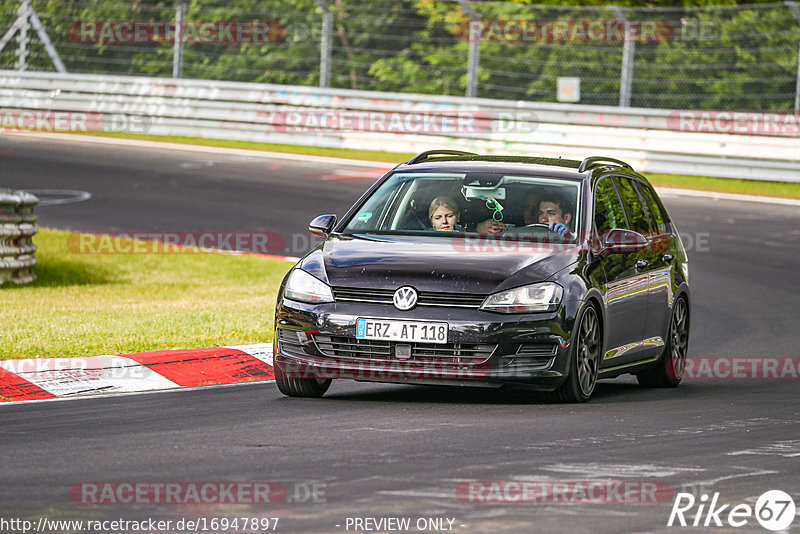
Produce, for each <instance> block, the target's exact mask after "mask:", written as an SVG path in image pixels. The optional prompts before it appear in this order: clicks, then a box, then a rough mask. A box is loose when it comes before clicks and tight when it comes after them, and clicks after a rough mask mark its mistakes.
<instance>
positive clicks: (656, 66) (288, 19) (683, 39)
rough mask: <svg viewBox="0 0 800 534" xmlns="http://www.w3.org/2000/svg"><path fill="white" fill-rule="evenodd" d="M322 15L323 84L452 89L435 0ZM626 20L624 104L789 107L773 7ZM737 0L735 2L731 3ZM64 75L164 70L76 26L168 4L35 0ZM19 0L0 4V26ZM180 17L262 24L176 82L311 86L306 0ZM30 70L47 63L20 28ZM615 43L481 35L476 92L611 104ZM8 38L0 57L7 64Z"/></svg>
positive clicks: (332, 1) (522, 4)
mask: <svg viewBox="0 0 800 534" xmlns="http://www.w3.org/2000/svg"><path fill="white" fill-rule="evenodd" d="M326 2H327V5H328V6H329V9H330V12H331V14H332V16H333V28H332V42H331V82H330V83H331V86H332V87H337V88H348V89H361V90H372V91H394V92H410V93H423V94H444V95H464V94H465V91H466V82H467V58H468V54H469V48H470V42H469V41H470V25H469V24H470V19H469V16H468V15H467V13H465V12H464V11H463V10H462V8H461V7H460V6H459V4H458V3H457V2H453V1H444V0H372V1H370V2H364V1H363V0H362V1H359V0H326ZM471 3H472V6H473V8H474V9H475V10H476V11H477V13H478V16H479V18H480V20H481V21H482V22H483V23H485V24H486V27H487V28H488V27H490V25H491V23H495V24H499V26H498V27H503V24H506V23H508V22H509V21H512V22H513V21H516V22H520V21H525V22H528V23H531V22H532V21H533V22H534V24H539V25H542V24H546V23H547V22H548V21H550V22H552V21H556V20H558V21H567V22H568V23H570V24H573V26H574V25H575V23H576V21H577V22H579V23H580V22H582V23H588V22H591V21H605V22H607V23H613V22H614V21H615V20H617V16H618V15H617V14H615V12H614V11H613V10H611V9H610V8H609V5H608V4H607V3H606V2H601V1H600V0H558V1H556V0H551V1H547V0H536V1H535V2H534V1H528V0H525V1H523V0H510V1H504V2H492V1H476V0H472V2H471ZM614 3H615V4H616V5H619V6H621V7H622V9H623V12H624V14H625V17H626V18H627V19H628V20H632V21H655V22H656V23H657V24H658V25H659V34H658V39H656V40H655V41H652V40H646V41H641V42H636V43H635V45H634V48H635V53H634V63H633V85H632V100H631V104H632V105H633V106H638V107H655V108H669V109H740V110H774V111H790V110H792V109H793V104H794V95H795V86H796V80H797V68H798V67H797V63H798V53H800V50H799V49H800V21H798V20H796V19H795V17H794V16H793V15H792V13H791V11H790V9H789V8H788V7H787V6H786V5H784V4H781V3H777V2H772V3H768V2H761V1H757V2H754V1H753V0H748V2H747V3H746V4H745V3H743V2H736V1H735V0H714V1H711V0H700V1H698V0H666V1H658V0H650V1H642V0H618V1H615V2H614ZM740 4H741V5H740ZM33 5H34V8H35V9H36V12H37V13H38V14H39V17H40V18H41V19H42V22H43V23H44V25H45V27H46V28H47V31H48V33H49V35H50V38H51V39H52V41H53V42H54V44H55V46H56V48H57V49H58V51H59V53H60V55H61V58H62V59H63V61H64V63H65V64H66V67H67V69H68V70H69V71H70V72H87V73H103V74H124V75H139V74H145V75H151V76H164V77H170V76H171V75H172V63H173V53H174V45H173V43H172V42H169V41H163V42H144V43H142V42H100V43H97V42H91V41H86V40H85V39H81V38H80V32H79V31H78V29H79V25H80V22H81V21H95V22H100V23H102V21H134V20H139V21H141V20H144V21H162V22H164V21H174V20H175V6H174V2H173V0H134V1H132V2H122V1H119V0H112V1H106V0H83V1H81V2H64V1H61V0H34V2H33ZM17 7H18V4H17V2H15V1H11V0H6V1H5V2H3V3H2V5H0V33H4V31H3V30H4V29H5V28H7V27H8V26H9V25H10V24H11V23H12V22H13V21H14V19H15V18H16V16H17V13H16V10H17ZM186 20H187V21H194V22H203V21H222V22H237V21H244V22H270V23H271V24H272V25H273V26H271V27H274V28H276V32H277V33H271V34H270V35H271V36H272V37H274V39H271V40H270V41H269V42H237V43H231V42H222V43H220V42H189V43H186V44H185V45H184V61H183V77H186V78H198V79H215V80H233V81H246V82H264V83H275V84H285V85H311V86H315V85H319V83H320V72H319V69H320V48H321V42H322V8H321V7H319V6H318V5H317V2H316V1H315V0H296V1H292V2H289V1H287V0H235V1H232V2H228V3H222V2H220V1H219V0H214V1H212V0H188V1H187V8H186ZM30 36H31V43H30V46H29V49H30V55H29V58H28V63H29V68H30V70H52V68H53V67H52V63H51V61H50V59H49V57H48V56H47V54H46V53H45V50H44V47H43V45H42V44H41V42H39V39H38V36H36V35H35V32H34V31H32V30H31V32H30ZM623 48H624V47H623V42H622V40H621V39H613V38H612V39H599V40H591V39H583V40H582V39H567V40H564V39H557V38H554V37H552V36H549V37H548V36H546V37H541V36H540V37H539V38H532V39H531V38H528V39H520V38H510V39H509V38H506V37H504V35H503V34H502V32H501V33H495V34H493V35H490V36H488V37H487V35H485V34H484V35H482V36H481V42H480V46H479V49H480V53H479V57H480V60H479V70H478V96H479V97H486V98H501V99H512V100H532V101H544V102H548V101H550V102H554V101H556V85H557V80H558V78H559V77H563V76H576V77H579V78H580V79H581V97H582V98H581V103H584V104H598V105H617V103H618V99H619V92H620V72H621V65H622V61H623ZM16 50H17V43H16V40H12V41H11V42H10V43H9V44H8V45H7V46H6V48H5V50H3V51H2V52H0V68H6V69H13V68H15V62H16V60H17V57H16Z"/></svg>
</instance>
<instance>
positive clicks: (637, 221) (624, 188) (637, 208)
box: [614, 176, 655, 236]
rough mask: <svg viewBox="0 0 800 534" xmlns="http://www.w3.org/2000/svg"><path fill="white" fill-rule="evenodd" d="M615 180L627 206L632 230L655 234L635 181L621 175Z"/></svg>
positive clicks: (626, 210) (626, 209) (646, 234)
mask: <svg viewBox="0 0 800 534" xmlns="http://www.w3.org/2000/svg"><path fill="white" fill-rule="evenodd" d="M614 181H615V182H616V184H617V187H618V188H619V194H620V197H622V204H623V205H624V206H625V212H626V213H627V214H628V220H629V221H630V223H631V230H633V231H635V232H639V233H640V234H642V235H645V236H648V235H652V234H654V233H655V230H654V229H653V228H651V226H650V220H649V219H648V216H647V212H646V211H645V208H644V204H643V203H642V198H641V197H640V196H639V193H637V192H636V188H635V187H634V185H633V182H632V181H631V180H629V179H628V178H622V177H619V176H617V177H615V178H614Z"/></svg>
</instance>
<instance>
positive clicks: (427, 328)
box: [356, 319, 448, 343]
mask: <svg viewBox="0 0 800 534" xmlns="http://www.w3.org/2000/svg"><path fill="white" fill-rule="evenodd" d="M447 331H448V325H447V323H440V322H430V321H393V320H390V319H358V320H357V321H356V338H357V339H377V340H380V341H406V342H418V343H447Z"/></svg>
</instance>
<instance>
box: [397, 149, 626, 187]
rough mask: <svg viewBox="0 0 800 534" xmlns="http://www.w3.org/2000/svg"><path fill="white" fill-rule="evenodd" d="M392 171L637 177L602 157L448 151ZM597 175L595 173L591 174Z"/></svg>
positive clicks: (617, 162)
mask: <svg viewBox="0 0 800 534" xmlns="http://www.w3.org/2000/svg"><path fill="white" fill-rule="evenodd" d="M394 170H395V171H415V172H436V171H440V172H441V171H449V172H475V171H478V172H492V173H498V172H499V173H509V174H520V175H531V176H551V177H554V178H571V179H577V180H584V179H587V178H591V177H593V176H594V177H599V176H600V175H603V174H605V173H607V172H622V173H624V174H626V175H630V176H640V175H639V174H638V173H636V172H635V171H634V170H633V168H632V167H631V166H630V165H628V164H627V163H625V162H624V161H620V160H615V159H613V158H607V157H603V156H591V157H588V158H586V159H584V160H583V161H578V160H574V159H562V158H546V157H532V156H488V155H480V154H472V153H468V152H458V151H451V150H431V151H428V152H423V153H421V154H419V155H417V156H415V157H413V158H412V159H410V160H408V161H407V162H405V163H401V164H400V165H398V166H397V167H396V168H395V169H394ZM595 171H597V172H595Z"/></svg>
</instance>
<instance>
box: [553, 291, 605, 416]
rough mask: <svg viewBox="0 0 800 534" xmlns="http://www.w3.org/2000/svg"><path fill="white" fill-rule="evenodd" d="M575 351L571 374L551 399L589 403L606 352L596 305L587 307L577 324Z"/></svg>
mask: <svg viewBox="0 0 800 534" xmlns="http://www.w3.org/2000/svg"><path fill="white" fill-rule="evenodd" d="M576 324H577V325H578V326H577V327H576V328H575V338H574V340H573V342H572V346H573V350H572V354H571V355H570V359H569V375H568V376H567V379H566V380H565V381H564V383H563V384H561V385H560V386H559V387H558V388H556V389H555V390H554V391H553V392H552V393H551V394H550V396H551V398H552V399H553V400H555V401H557V402H571V403H575V402H586V401H587V400H589V397H591V396H592V392H593V391H594V388H595V385H597V374H598V368H599V364H600V352H601V350H602V346H603V343H602V334H601V333H600V320H599V319H598V317H597V311H596V310H595V308H594V306H592V305H591V304H587V305H586V307H585V308H584V311H583V314H582V315H581V318H580V320H579V321H577V323H576Z"/></svg>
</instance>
